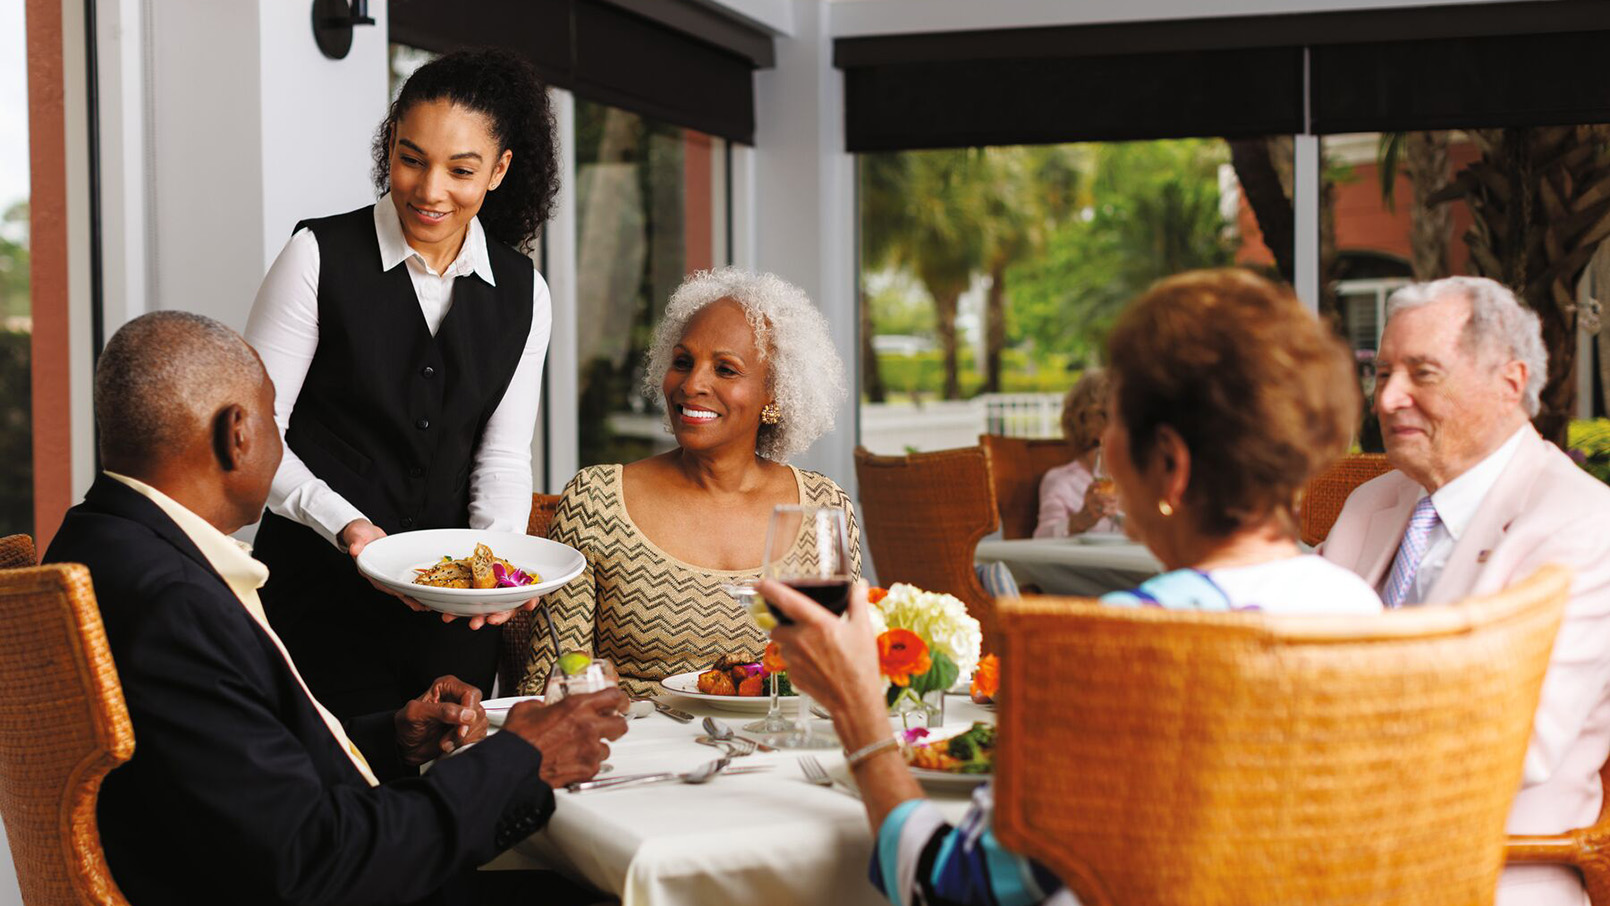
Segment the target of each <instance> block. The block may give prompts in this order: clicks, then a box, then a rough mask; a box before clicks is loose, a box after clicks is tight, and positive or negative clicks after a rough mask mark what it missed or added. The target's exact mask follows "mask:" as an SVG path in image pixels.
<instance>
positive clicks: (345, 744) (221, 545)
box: [106, 472, 380, 786]
mask: <svg viewBox="0 0 1610 906" xmlns="http://www.w3.org/2000/svg"><path fill="white" fill-rule="evenodd" d="M106 477H107V478H110V479H112V480H114V481H119V482H122V483H123V484H125V485H127V486H129V487H130V488H132V489H133V490H134V491H135V493H137V494H139V495H140V496H142V497H144V498H145V499H147V500H149V501H151V502H152V503H154V504H156V505H157V507H158V508H159V509H161V510H162V512H164V513H166V514H167V516H168V518H169V519H172V520H173V522H174V524H175V525H177V526H179V530H180V531H182V532H184V533H185V535H186V536H187V537H188V538H189V539H190V540H191V542H192V543H194V544H195V545H196V548H197V549H198V550H200V551H201V555H202V556H203V557H206V558H207V562H208V563H209V564H211V565H212V568H213V569H214V570H215V571H216V572H217V573H218V575H219V576H221V577H223V580H224V582H225V584H227V585H228V586H229V590H230V591H232V592H234V593H235V597H236V598H239V599H240V603H241V606H243V607H245V608H246V612H247V613H249V614H251V615H252V619H254V620H256V621H257V625H259V626H261V627H263V631H264V632H266V633H268V637H269V639H271V640H273V642H274V647H275V648H278V649H279V652H280V656H281V657H283V658H285V666H286V667H289V668H290V670H291V675H292V676H294V677H296V682H297V685H299V686H301V687H302V691H303V692H304V693H306V694H307V698H308V701H310V702H312V703H313V707H314V709H316V710H317V711H318V712H319V716H320V717H322V718H324V725H325V726H327V727H329V728H330V734H331V735H332V736H334V737H335V740H336V742H338V743H340V744H341V748H342V750H343V751H345V752H346V753H347V756H348V757H349V758H351V759H352V764H353V766H354V767H356V768H357V769H358V773H360V774H362V775H363V778H364V779H365V780H367V781H369V785H370V786H379V785H380V781H379V780H378V779H376V777H375V772H374V771H372V770H370V769H369V762H368V761H366V760H365V759H364V757H363V753H362V752H360V751H358V747H357V746H356V745H354V744H353V743H352V740H351V739H348V738H347V732H346V730H343V729H342V728H341V722H340V721H339V720H336V719H335V715H334V714H331V713H330V712H329V711H328V710H326V709H325V707H324V706H323V705H321V704H319V700H318V699H316V698H314V697H313V693H312V692H311V691H310V690H309V689H308V687H307V683H305V682H303V681H302V674H301V672H300V671H298V670H297V669H296V663H295V662H294V661H292V660H291V653H290V652H289V651H286V650H285V643H284V642H281V641H280V637H279V635H278V634H277V633H275V632H274V629H273V627H271V626H269V625H268V618H267V617H266V616H264V614H263V603H262V601H260V600H258V598H257V589H259V588H262V587H263V583H264V582H267V581H268V567H267V566H264V565H263V564H262V563H260V562H258V561H257V560H255V559H253V558H252V555H251V547H250V546H248V545H246V544H243V543H241V542H240V541H237V540H235V539H234V538H231V537H229V536H228V535H226V534H224V533H223V532H220V531H218V529H216V528H214V527H213V525H212V523H210V522H208V521H207V520H205V519H203V518H201V517H200V516H197V515H196V514H195V513H192V512H190V510H188V509H186V508H185V507H184V505H183V504H181V503H179V502H178V501H176V500H174V499H173V498H172V497H169V496H168V495H166V494H164V493H162V492H161V491H159V490H157V489H156V488H153V487H151V486H150V485H148V484H146V483H145V482H143V481H140V480H139V479H136V478H130V477H128V476H127V475H119V474H117V473H116V472H107V473H106Z"/></svg>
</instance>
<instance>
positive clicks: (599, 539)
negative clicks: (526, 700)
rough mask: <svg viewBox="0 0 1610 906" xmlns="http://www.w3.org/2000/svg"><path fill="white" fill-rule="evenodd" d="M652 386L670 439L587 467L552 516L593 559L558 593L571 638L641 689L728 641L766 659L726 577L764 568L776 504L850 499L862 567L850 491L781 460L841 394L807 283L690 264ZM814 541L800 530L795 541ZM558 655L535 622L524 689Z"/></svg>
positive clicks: (658, 335) (656, 353) (566, 537)
mask: <svg viewBox="0 0 1610 906" xmlns="http://www.w3.org/2000/svg"><path fill="white" fill-rule="evenodd" d="M643 392H644V394H645V395H648V396H650V397H659V398H660V399H661V400H663V402H664V406H665V411H666V418H667V422H668V424H667V430H669V431H670V432H671V433H672V434H673V435H674V436H675V437H676V442H677V446H676V449H674V450H671V451H670V452H668V453H662V454H660V455H658V456H651V457H649V458H647V459H642V460H639V461H637V462H633V463H628V464H626V465H600V466H591V467H589V468H586V469H583V470H581V472H580V473H579V474H577V475H576V477H575V478H574V479H572V480H571V482H570V484H569V485H568V486H567V487H566V488H565V491H564V495H563V497H562V498H561V499H560V501H559V504H558V507H557V509H556V510H555V511H554V517H553V522H552V523H551V524H550V526H549V530H548V531H549V537H550V538H552V539H553V540H555V541H560V542H563V543H565V544H568V545H570V546H572V547H574V548H576V549H577V550H579V551H581V552H582V554H583V556H585V557H586V559H587V566H586V568H585V570H584V571H583V572H582V574H581V575H580V576H578V577H577V578H576V580H575V581H573V582H571V583H570V584H569V585H566V586H565V587H564V588H562V589H560V590H559V591H558V592H555V593H554V594H552V595H551V596H550V597H549V598H548V601H549V603H550V606H551V607H552V613H553V615H554V621H555V624H556V626H557V628H558V630H559V635H560V637H561V644H563V645H564V646H565V648H566V649H567V650H568V651H578V652H582V653H585V654H593V655H597V656H602V657H607V658H610V659H612V660H613V661H614V662H615V666H616V670H617V672H618V673H619V674H620V677H621V680H622V681H623V683H624V685H625V686H626V687H627V689H628V690H629V691H631V692H633V693H635V694H642V693H645V692H648V691H650V690H651V689H652V687H653V685H654V683H656V682H657V681H659V680H661V679H664V678H665V677H667V676H671V675H675V674H678V673H685V672H689V671H693V670H702V669H704V668H706V667H708V666H709V665H710V663H711V662H712V661H715V660H716V659H718V658H720V657H722V656H723V655H738V656H741V657H743V658H745V659H748V660H759V658H760V654H761V651H762V649H763V648H764V646H765V642H766V639H765V635H764V633H763V632H762V631H761V630H760V629H759V627H757V626H756V625H755V623H754V621H753V620H752V619H751V618H750V617H749V615H748V611H747V610H746V609H745V608H744V607H743V606H741V605H740V604H739V603H738V602H737V601H736V600H734V598H733V597H732V596H731V595H729V594H728V593H727V592H726V591H725V590H724V587H725V586H727V585H730V584H732V583H736V582H741V581H744V580H752V579H755V578H758V577H759V575H760V570H761V566H762V565H763V564H762V562H761V561H762V559H764V557H765V545H766V531H767V527H768V524H769V522H770V519H771V513H772V508H773V507H775V506H778V505H786V504H802V505H807V506H825V507H838V508H840V509H843V510H844V511H845V514H846V519H847V521H848V528H849V532H850V546H851V551H850V554H851V558H852V572H853V573H854V574H855V575H856V576H859V575H860V573H861V552H860V539H859V534H858V531H857V528H856V524H855V512H854V509H853V508H852V506H851V502H850V499H849V496H848V495H847V494H845V493H844V490H843V489H842V488H840V487H839V486H838V485H837V484H835V483H834V482H833V480H832V479H830V478H828V477H827V476H825V475H821V474H818V473H816V472H808V471H805V470H802V469H797V468H795V467H793V466H791V465H788V464H787V461H788V459H789V458H790V457H792V456H794V455H796V454H798V453H801V452H804V450H805V449H806V448H808V447H809V446H810V445H811V444H812V443H813V442H814V441H815V440H816V439H817V438H818V437H820V436H821V435H823V434H825V433H827V432H828V431H831V430H832V428H833V420H834V414H835V412H836V411H837V409H838V406H839V404H840V403H841V402H842V401H843V399H844V397H845V396H846V395H847V390H846V380H845V374H844V366H843V364H842V363H841V361H840V360H839V357H838V353H837V352H835V351H834V348H833V342H832V338H831V336H830V335H829V333H828V329H827V321H826V319H825V318H823V317H822V314H821V312H819V311H818V310H817V309H816V306H814V305H812V304H811V300H810V299H809V298H808V297H807V296H806V295H805V293H804V292H803V291H801V290H800V289H799V288H798V287H795V286H793V285H791V284H789V283H787V282H785V281H783V280H782V279H780V278H778V277H776V276H774V275H772V274H753V273H749V272H747V271H744V270H740V269H738V268H733V267H726V268H721V269H719V270H715V271H705V272H701V273H698V274H694V275H693V276H691V277H689V278H688V279H687V280H686V281H684V282H683V284H682V286H681V287H679V288H678V289H677V291H676V292H675V293H674V294H673V295H672V296H671V301H670V303H669V304H667V306H666V309H665V314H664V316H663V317H662V319H661V321H660V324H659V327H658V328H657V329H656V330H655V334H654V340H653V343H652V345H651V346H650V348H649V355H648V362H647V365H646V368H645V374H644V378H643ZM814 555H815V548H814V546H813V545H812V539H811V537H810V536H809V535H808V534H807V533H805V532H801V534H800V537H799V539H798V541H797V544H796V546H795V548H794V549H793V551H792V553H791V554H790V555H789V556H791V557H799V558H804V559H809V558H810V557H814ZM558 654H559V653H558V652H554V651H553V650H552V644H551V642H550V641H549V638H548V636H547V634H545V633H540V632H539V633H535V634H534V635H533V636H532V639H531V651H530V654H529V656H528V657H527V659H526V669H525V679H524V680H523V681H522V682H521V684H520V686H521V688H520V691H521V692H522V693H526V694H531V693H539V692H541V691H542V684H543V682H544V681H545V679H546V677H547V673H548V670H549V668H550V666H551V665H552V664H553V663H554V659H555V658H556V657H557V656H558Z"/></svg>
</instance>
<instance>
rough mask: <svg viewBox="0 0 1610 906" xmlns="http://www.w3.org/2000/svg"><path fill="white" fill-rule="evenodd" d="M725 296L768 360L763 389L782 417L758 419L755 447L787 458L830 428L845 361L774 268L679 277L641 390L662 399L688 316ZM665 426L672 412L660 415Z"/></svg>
mask: <svg viewBox="0 0 1610 906" xmlns="http://www.w3.org/2000/svg"><path fill="white" fill-rule="evenodd" d="M722 299H731V300H733V301H734V302H737V303H738V304H739V305H741V306H743V310H744V314H745V315H746V316H747V317H748V319H749V326H750V327H751V328H753V329H754V331H755V345H756V346H757V347H759V349H760V355H761V358H763V359H765V361H766V363H767V365H768V366H769V381H768V383H769V384H770V386H769V388H768V389H769V390H770V391H771V394H772V399H773V401H775V402H776V404H777V408H778V409H779V410H781V414H782V420H781V421H780V422H779V423H778V424H775V425H761V426H760V435H759V437H758V439H757V440H756V442H755V452H756V453H758V454H760V455H761V456H764V457H765V458H767V459H770V460H775V461H777V462H787V461H788V458H789V457H791V456H794V455H795V454H797V453H803V452H804V451H805V450H807V449H808V448H809V447H810V445H811V444H813V443H815V442H816V439H817V438H818V437H821V436H822V435H823V434H826V433H827V432H829V431H831V430H833V418H834V414H835V413H836V412H837V411H838V407H839V405H840V404H841V403H843V402H844V399H845V397H846V396H848V395H849V389H848V382H847V380H846V378H845V374H844V361H843V360H842V359H840V358H839V354H838V350H837V349H834V348H833V339H832V336H831V334H829V332H828V329H827V319H826V318H824V317H822V313H821V312H820V311H818V310H817V308H816V306H815V305H814V304H812V303H811V300H810V297H809V296H807V295H805V291H804V290H802V289H800V288H799V287H797V286H795V285H793V284H792V283H789V282H788V281H786V280H784V279H783V278H781V277H779V276H777V275H776V274H756V273H753V272H750V271H746V270H744V269H743V268H738V267H720V268H716V269H715V270H709V271H699V272H698V273H696V274H693V275H692V276H690V277H688V278H687V279H686V280H684V281H682V285H681V286H679V287H677V290H676V292H674V293H672V294H671V301H670V302H668V303H667V304H666V306H665V314H664V315H663V316H662V317H661V318H660V323H659V326H658V327H656V328H655V329H654V342H653V343H652V344H651V345H650V346H649V351H648V364H647V367H646V368H645V369H644V374H643V394H644V395H645V396H647V397H648V398H649V399H650V400H653V401H656V402H663V400H662V399H661V396H662V395H663V390H662V385H663V382H664V380H665V372H666V371H667V370H668V369H669V368H670V367H671V357H672V356H671V350H672V348H673V347H675V346H676V344H677V342H678V341H680V340H681V339H682V334H683V332H684V331H686V330H687V326H688V321H689V320H691V319H692V318H693V316H694V315H695V314H696V313H698V311H699V310H700V309H702V308H704V307H705V306H706V305H709V304H710V303H712V302H717V301H720V300H722ZM666 424H667V425H669V424H670V415H669V413H667V415H666Z"/></svg>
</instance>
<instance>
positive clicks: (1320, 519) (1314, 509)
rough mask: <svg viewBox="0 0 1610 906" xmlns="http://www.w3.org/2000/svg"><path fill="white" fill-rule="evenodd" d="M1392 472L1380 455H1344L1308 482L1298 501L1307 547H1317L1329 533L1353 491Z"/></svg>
mask: <svg viewBox="0 0 1610 906" xmlns="http://www.w3.org/2000/svg"><path fill="white" fill-rule="evenodd" d="M1390 471H1392V466H1391V464H1390V463H1388V462H1387V461H1386V456H1385V455H1383V454H1380V453H1355V454H1352V455H1349V456H1343V457H1342V458H1341V459H1338V460H1337V461H1336V462H1335V463H1333V464H1331V467H1330V468H1328V469H1326V470H1325V471H1323V472H1320V473H1319V474H1318V475H1315V476H1314V477H1313V478H1310V479H1309V480H1308V484H1307V485H1306V486H1304V488H1303V496H1302V499H1301V500H1300V501H1298V504H1297V507H1298V514H1299V521H1300V522H1301V525H1302V539H1303V542H1304V543H1306V544H1318V543H1319V542H1321V541H1324V540H1325V536H1326V535H1329V534H1330V527H1331V526H1333V525H1335V524H1336V517H1337V516H1340V515H1341V514H1342V504H1344V503H1346V502H1347V497H1348V495H1349V494H1352V493H1353V489H1354V488H1357V487H1358V486H1359V485H1361V484H1363V483H1364V482H1366V481H1369V480H1370V479H1372V478H1376V477H1378V476H1381V475H1385V474H1386V473H1387V472H1390Z"/></svg>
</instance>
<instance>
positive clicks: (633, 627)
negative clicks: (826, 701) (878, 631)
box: [519, 465, 861, 695]
mask: <svg viewBox="0 0 1610 906" xmlns="http://www.w3.org/2000/svg"><path fill="white" fill-rule="evenodd" d="M789 468H790V469H792V470H793V472H794V479H795V482H796V483H797V485H798V487H799V502H800V503H802V504H805V505H815V506H836V507H842V508H843V509H844V510H845V512H846V513H848V514H849V530H850V558H851V564H852V567H853V569H854V571H855V575H856V577H857V578H859V577H860V575H861V530H860V528H859V526H857V525H856V521H855V510H854V508H853V507H852V506H851V505H850V497H849V495H848V494H845V493H844V490H843V489H842V488H840V487H839V486H838V485H837V484H835V483H834V482H833V480H832V479H831V478H828V477H827V476H825V475H821V474H818V473H816V472H806V471H802V470H800V469H795V468H794V467H793V466H789ZM548 537H549V538H552V539H553V540H555V541H559V542H562V543H564V544H568V545H570V546H571V547H573V548H575V549H576V550H579V551H581V552H582V554H583V555H584V556H585V557H586V558H587V567H586V569H585V570H583V571H582V574H581V575H580V576H577V577H576V579H575V580H574V581H572V582H571V583H570V584H569V585H566V586H565V587H564V588H562V589H560V590H559V591H557V592H553V593H551V594H549V595H548V596H547V598H546V599H545V600H546V601H547V602H548V605H549V607H550V608H552V613H553V617H554V622H555V624H556V625H557V627H558V629H559V636H560V643H561V644H563V645H564V646H565V648H566V649H567V650H575V651H585V652H588V653H590V654H594V655H598V656H602V657H607V658H609V659H611V660H613V661H614V662H615V669H616V671H617V672H619V673H620V677H621V684H622V685H623V686H624V687H625V688H626V690H627V691H628V692H629V693H631V694H633V695H643V694H647V693H650V692H652V691H654V684H655V683H657V682H658V681H659V680H661V679H663V678H665V677H667V676H672V675H675V674H678V673H686V672H688V671H690V670H704V669H706V668H707V667H709V666H710V663H711V662H712V661H714V660H715V659H716V658H718V657H720V656H721V655H723V654H729V653H730V654H740V653H741V654H745V655H748V656H751V657H753V658H755V659H756V660H758V659H759V658H760V654H761V650H762V649H763V648H764V647H765V644H766V635H765V633H763V632H761V631H760V629H759V627H757V626H755V624H754V621H753V620H752V619H750V617H749V614H748V612H747V611H746V610H745V609H744V608H743V607H742V606H741V605H739V603H738V602H737V601H736V600H734V599H733V597H732V596H731V595H729V594H727V593H726V592H725V591H723V590H722V589H721V586H722V585H724V584H726V583H728V582H733V581H737V580H739V579H746V578H754V577H757V576H759V575H760V567H759V565H756V567H755V568H754V569H751V570H736V571H729V570H714V569H704V568H702V567H698V566H694V565H692V564H690V563H684V562H683V561H681V560H678V559H676V558H674V557H672V556H670V555H669V554H666V553H665V552H664V551H662V550H660V548H659V547H658V546H656V545H655V544H654V542H653V541H650V540H649V539H648V538H647V537H646V536H645V535H644V534H643V533H642V532H641V531H639V530H638V528H637V526H636V525H635V524H634V523H633V522H632V519H631V517H630V516H628V515H627V513H626V504H625V502H624V500H623V497H622V494H621V467H620V466H619V465H603V466H591V467H589V468H586V469H582V470H581V472H579V473H577V475H576V477H575V478H573V479H571V481H570V484H569V485H568V486H566V487H565V492H564V495H563V497H561V498H560V500H559V506H558V508H557V509H556V510H555V511H554V514H553V521H552V522H551V523H549V526H548ZM808 542H809V538H808V536H806V535H804V534H803V533H802V534H801V536H800V539H799V543H798V544H797V545H796V547H795V549H794V552H793V553H792V554H791V555H790V556H791V557H799V558H802V559H804V558H813V557H814V556H815V551H814V548H813V547H812V545H811V544H809V543H808ZM553 661H554V653H553V643H552V642H551V641H550V640H549V638H548V634H547V633H546V632H544V631H542V630H541V629H540V628H538V629H537V630H536V631H535V632H533V633H532V634H531V651H530V653H529V654H528V655H527V656H526V663H525V679H524V680H522V681H521V683H520V690H519V691H520V694H521V695H535V694H540V693H541V692H542V685H543V683H545V682H546V681H547V677H548V669H549V667H550V666H551V665H552V664H553Z"/></svg>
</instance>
